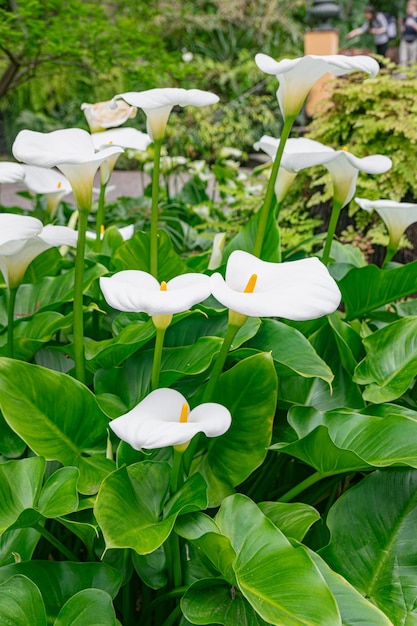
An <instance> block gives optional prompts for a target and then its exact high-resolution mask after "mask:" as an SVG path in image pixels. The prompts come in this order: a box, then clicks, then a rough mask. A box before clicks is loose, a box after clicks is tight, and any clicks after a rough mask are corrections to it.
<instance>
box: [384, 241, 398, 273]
mask: <svg viewBox="0 0 417 626" xmlns="http://www.w3.org/2000/svg"><path fill="white" fill-rule="evenodd" d="M397 250H398V243H397V242H394V243H392V242H391V241H390V242H389V243H388V247H387V250H386V252H385V258H384V262H383V264H382V267H384V265H386V264H387V263H389V262H390V261H391V260H392V258H393V256H394V255H395V254H396V253H397Z"/></svg>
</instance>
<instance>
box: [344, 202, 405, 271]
mask: <svg viewBox="0 0 417 626" xmlns="http://www.w3.org/2000/svg"><path fill="white" fill-rule="evenodd" d="M355 202H356V203H357V204H358V205H359V206H360V207H361V209H364V210H365V211H369V212H372V211H376V212H377V213H378V215H379V217H380V218H381V219H382V220H383V221H384V223H385V226H386V227H387V230H388V235H389V244H388V251H387V258H386V261H387V260H390V259H391V258H392V257H393V256H394V254H395V253H396V251H397V250H398V246H399V244H400V240H401V237H402V236H403V234H404V233H405V231H406V230H407V228H408V227H409V226H411V224H415V223H416V222H417V204H413V203H411V202H395V201H394V200H367V199H366V198H355Z"/></svg>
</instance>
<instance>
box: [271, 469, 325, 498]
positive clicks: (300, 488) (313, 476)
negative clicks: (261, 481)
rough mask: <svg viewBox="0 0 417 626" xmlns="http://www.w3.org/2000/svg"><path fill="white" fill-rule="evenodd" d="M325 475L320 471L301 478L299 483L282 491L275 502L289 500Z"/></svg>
mask: <svg viewBox="0 0 417 626" xmlns="http://www.w3.org/2000/svg"><path fill="white" fill-rule="evenodd" d="M326 477H327V474H322V473H321V472H314V474H311V475H310V476H308V477H307V478H306V479H305V480H302V481H301V483H299V484H298V485H296V486H295V487H293V488H292V489H290V490H289V491H287V493H284V495H283V496H281V497H280V498H278V500H277V502H290V501H291V500H292V499H293V498H295V497H296V496H298V495H299V494H300V493H302V492H303V491H305V490H306V489H308V488H309V487H311V486H312V485H315V484H316V483H318V482H319V481H320V480H322V479H323V478H326Z"/></svg>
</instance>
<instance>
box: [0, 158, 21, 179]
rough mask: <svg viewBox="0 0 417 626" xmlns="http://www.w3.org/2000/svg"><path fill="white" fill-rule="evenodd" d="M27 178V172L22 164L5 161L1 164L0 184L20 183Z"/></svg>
mask: <svg viewBox="0 0 417 626" xmlns="http://www.w3.org/2000/svg"><path fill="white" fill-rule="evenodd" d="M24 177H25V171H24V169H23V167H22V166H21V165H20V163H11V162H9V161H4V162H2V163H0V184H2V183H19V182H20V181H21V180H23V179H24Z"/></svg>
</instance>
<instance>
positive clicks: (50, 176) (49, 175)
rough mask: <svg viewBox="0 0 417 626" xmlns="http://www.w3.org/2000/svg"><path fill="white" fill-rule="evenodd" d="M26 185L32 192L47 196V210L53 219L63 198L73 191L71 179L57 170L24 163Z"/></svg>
mask: <svg viewBox="0 0 417 626" xmlns="http://www.w3.org/2000/svg"><path fill="white" fill-rule="evenodd" d="M22 167H23V169H24V172H25V178H24V181H23V182H24V185H25V186H26V187H27V189H29V191H30V192H31V193H34V194H41V195H44V196H45V197H46V203H47V204H46V210H47V211H48V213H49V215H50V217H51V219H52V218H53V217H54V215H55V213H56V211H57V208H58V205H59V203H60V201H61V199H62V198H63V197H64V196H66V195H67V194H69V193H71V191H72V189H71V185H70V182H69V180H68V179H67V178H66V177H65V176H64V175H63V174H62V173H61V172H58V171H57V170H54V169H49V168H47V167H38V166H37V165H22Z"/></svg>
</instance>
